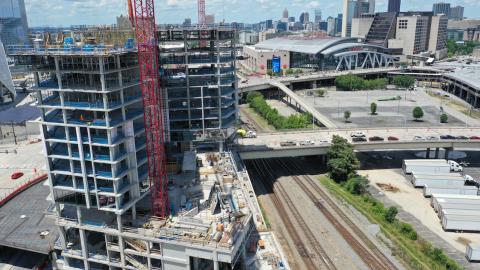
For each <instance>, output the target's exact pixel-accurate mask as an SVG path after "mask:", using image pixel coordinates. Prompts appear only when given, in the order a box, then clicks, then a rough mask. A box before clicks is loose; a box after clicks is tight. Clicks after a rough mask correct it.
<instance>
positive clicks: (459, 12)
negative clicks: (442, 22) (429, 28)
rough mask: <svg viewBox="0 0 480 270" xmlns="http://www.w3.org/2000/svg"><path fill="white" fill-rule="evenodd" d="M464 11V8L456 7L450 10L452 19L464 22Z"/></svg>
mask: <svg viewBox="0 0 480 270" xmlns="http://www.w3.org/2000/svg"><path fill="white" fill-rule="evenodd" d="M463 10H464V8H463V7H462V6H456V7H452V8H450V19H453V20H462V19H463Z"/></svg>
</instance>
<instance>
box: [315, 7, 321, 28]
mask: <svg viewBox="0 0 480 270" xmlns="http://www.w3.org/2000/svg"><path fill="white" fill-rule="evenodd" d="M321 21H322V10H321V9H315V24H317V25H318V23H320V22H321Z"/></svg>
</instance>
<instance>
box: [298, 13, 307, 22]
mask: <svg viewBox="0 0 480 270" xmlns="http://www.w3.org/2000/svg"><path fill="white" fill-rule="evenodd" d="M299 21H300V23H301V24H307V23H309V22H310V15H309V14H308V12H302V14H300V18H299Z"/></svg>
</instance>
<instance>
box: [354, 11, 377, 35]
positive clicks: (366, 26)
mask: <svg viewBox="0 0 480 270" xmlns="http://www.w3.org/2000/svg"><path fill="white" fill-rule="evenodd" d="M374 18H375V16H374V15H371V14H364V15H362V16H361V17H360V18H353V19H352V29H351V37H356V38H362V39H364V38H365V37H366V36H367V34H368V32H369V30H370V29H371V26H372V23H373V20H374Z"/></svg>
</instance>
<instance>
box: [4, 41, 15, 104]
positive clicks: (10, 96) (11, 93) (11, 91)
mask: <svg viewBox="0 0 480 270" xmlns="http://www.w3.org/2000/svg"><path fill="white" fill-rule="evenodd" d="M16 95H17V93H16V91H15V87H14V85H13V81H12V74H11V73H10V68H9V67H8V61H7V55H6V53H5V48H4V46H3V44H2V42H0V105H1V104H2V103H4V102H10V101H14V99H15V96H16Z"/></svg>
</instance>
